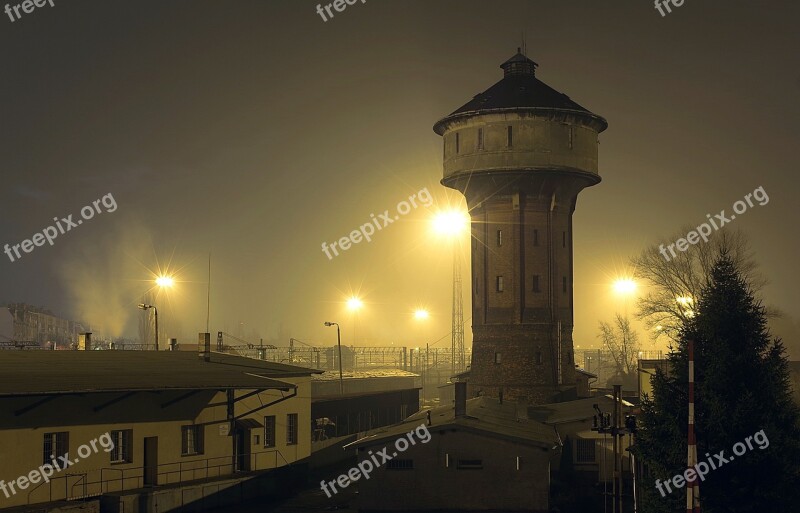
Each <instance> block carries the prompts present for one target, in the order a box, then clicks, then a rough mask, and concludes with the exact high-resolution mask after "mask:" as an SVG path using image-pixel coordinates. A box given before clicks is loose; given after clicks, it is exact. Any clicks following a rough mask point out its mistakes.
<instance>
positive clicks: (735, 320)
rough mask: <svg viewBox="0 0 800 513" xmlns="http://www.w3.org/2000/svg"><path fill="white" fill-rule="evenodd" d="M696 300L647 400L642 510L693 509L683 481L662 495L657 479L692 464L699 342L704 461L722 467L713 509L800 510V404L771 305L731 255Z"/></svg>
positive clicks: (714, 512) (710, 492)
mask: <svg viewBox="0 0 800 513" xmlns="http://www.w3.org/2000/svg"><path fill="white" fill-rule="evenodd" d="M694 306H695V308H694V309H693V310H692V311H691V314H690V315H689V316H688V319H687V321H686V322H685V323H684V326H683V328H682V330H681V333H680V335H681V336H680V340H679V342H678V346H677V347H676V348H675V350H674V351H673V352H672V353H670V354H669V357H668V360H669V369H670V370H669V371H668V372H667V373H663V372H657V374H656V376H655V377H654V378H653V397H648V398H647V399H646V400H644V401H643V404H642V416H641V424H640V430H639V434H638V436H637V446H636V449H635V450H636V452H637V455H638V457H639V458H640V459H641V461H644V462H645V463H646V465H647V467H648V470H649V474H650V475H648V476H646V477H645V480H644V481H643V482H642V483H641V489H642V492H643V493H642V502H643V504H642V510H643V511H648V512H652V513H659V512H662V511H663V512H667V511H673V512H674V511H685V509H686V488H685V487H683V488H680V489H678V490H675V487H674V485H673V486H672V489H673V492H672V493H671V494H667V496H666V497H662V496H661V494H660V493H659V492H658V491H657V490H656V489H655V482H654V480H655V479H656V478H658V479H661V480H662V481H664V480H669V479H671V478H672V476H674V475H677V474H682V473H683V471H684V470H685V468H686V446H687V434H686V433H687V423H688V401H687V398H688V374H689V371H688V360H689V355H688V345H687V341H688V340H690V339H691V340H693V341H694V353H695V433H696V436H697V457H698V462H702V461H706V462H708V460H711V461H713V462H714V464H715V465H717V467H718V468H717V469H715V470H714V469H712V470H710V471H709V473H708V474H707V475H706V476H705V480H704V481H701V482H700V498H701V505H702V508H703V511H704V512H705V513H736V512H754V511H759V512H760V511H764V512H770V513H792V512H796V511H798V510H800V410H798V407H797V405H796V404H795V403H794V402H793V401H792V397H791V388H790V387H791V385H790V381H789V367H788V362H787V359H786V356H785V354H784V348H783V344H782V343H781V341H780V340H779V339H772V338H771V337H770V334H769V331H768V329H767V320H766V313H765V309H764V307H763V306H762V305H761V303H760V301H758V300H756V299H755V297H754V296H753V293H752V291H751V289H750V288H749V287H748V285H747V283H746V281H745V279H744V278H743V276H742V274H741V273H740V272H739V271H738V270H737V267H736V265H735V263H734V261H733V259H731V258H730V256H729V255H728V254H727V253H726V252H722V253H721V254H720V257H719V258H718V259H717V261H716V262H715V264H714V267H713V269H712V273H711V281H710V283H709V285H708V286H707V287H706V288H705V289H704V290H703V291H702V292H701V294H700V297H699V298H698V300H697V302H696V305H694ZM761 431H763V436H759V437H758V438H759V439H760V440H762V441H761V445H759V444H758V443H757V440H755V439H753V438H751V440H750V445H751V446H752V449H750V448H747V451H746V452H745V453H744V454H741V455H740V456H735V455H734V454H733V446H734V445H735V444H737V443H739V442H742V443H745V444H746V439H747V437H753V436H754V435H755V434H756V433H757V432H761ZM764 440H766V441H767V442H764ZM767 444H768V445H767ZM761 447H763V449H762V448H761ZM723 450H724V454H723V455H722V456H723V457H724V458H725V459H726V460H730V461H729V462H727V463H724V464H723V465H720V463H719V460H718V459H717V458H716V457H715V456H714V455H715V454H717V453H719V452H720V451H723ZM738 450H739V452H741V450H742V448H741V447H739V448H738ZM706 454H708V455H706ZM664 491H665V492H666V489H665V490H664Z"/></svg>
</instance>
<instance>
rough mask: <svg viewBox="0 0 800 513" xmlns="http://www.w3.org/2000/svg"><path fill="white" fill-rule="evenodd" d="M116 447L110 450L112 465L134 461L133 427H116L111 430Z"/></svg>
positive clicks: (110, 433)
mask: <svg viewBox="0 0 800 513" xmlns="http://www.w3.org/2000/svg"><path fill="white" fill-rule="evenodd" d="M109 435H110V436H111V441H112V442H113V443H114V447H112V448H111V451H109V458H110V459H111V462H110V463H111V464H112V465H122V464H126V463H133V429H114V430H112V431H109Z"/></svg>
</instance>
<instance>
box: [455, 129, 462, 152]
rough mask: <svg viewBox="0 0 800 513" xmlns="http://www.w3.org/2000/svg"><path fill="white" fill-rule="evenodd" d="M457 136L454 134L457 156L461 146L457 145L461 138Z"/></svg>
mask: <svg viewBox="0 0 800 513" xmlns="http://www.w3.org/2000/svg"><path fill="white" fill-rule="evenodd" d="M458 135H459V134H458V132H456V154H458V152H459V150H460V149H461V148H460V146H461V144H459V143H460V142H461V141H460V139H461V138H460V137H459V136H458Z"/></svg>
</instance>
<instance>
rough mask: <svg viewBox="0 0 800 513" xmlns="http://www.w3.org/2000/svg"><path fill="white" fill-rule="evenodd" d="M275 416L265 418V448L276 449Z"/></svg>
mask: <svg viewBox="0 0 800 513" xmlns="http://www.w3.org/2000/svg"><path fill="white" fill-rule="evenodd" d="M276 439H277V437H276V436H275V415H268V416H266V417H264V447H275V440H276Z"/></svg>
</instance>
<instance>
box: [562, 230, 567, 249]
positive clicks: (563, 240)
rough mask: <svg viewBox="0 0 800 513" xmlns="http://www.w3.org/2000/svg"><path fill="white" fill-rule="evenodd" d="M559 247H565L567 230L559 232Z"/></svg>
mask: <svg viewBox="0 0 800 513" xmlns="http://www.w3.org/2000/svg"><path fill="white" fill-rule="evenodd" d="M561 247H564V248H566V247H567V232H561Z"/></svg>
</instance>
